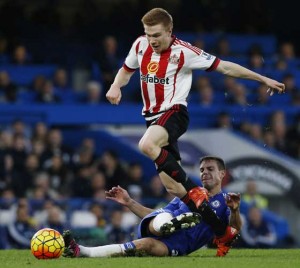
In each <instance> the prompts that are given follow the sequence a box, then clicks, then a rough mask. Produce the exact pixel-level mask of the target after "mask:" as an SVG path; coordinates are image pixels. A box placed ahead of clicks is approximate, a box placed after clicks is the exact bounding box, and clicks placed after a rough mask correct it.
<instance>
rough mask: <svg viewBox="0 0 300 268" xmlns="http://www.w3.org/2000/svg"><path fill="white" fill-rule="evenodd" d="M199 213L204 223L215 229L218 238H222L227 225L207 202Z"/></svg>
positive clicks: (199, 209) (202, 205) (200, 208)
mask: <svg viewBox="0 0 300 268" xmlns="http://www.w3.org/2000/svg"><path fill="white" fill-rule="evenodd" d="M197 212H198V213H199V214H200V215H201V217H202V219H203V221H205V222H206V223H207V224H208V225H209V226H210V227H211V228H212V229H213V231H214V233H215V235H216V236H221V235H223V234H224V233H225V231H226V227H227V225H225V224H224V223H223V222H222V221H221V220H220V218H219V217H218V216H217V215H216V213H215V212H214V211H213V210H212V208H211V207H210V206H209V204H208V202H207V201H204V202H203V203H202V204H201V206H200V207H199V208H198V211H197Z"/></svg>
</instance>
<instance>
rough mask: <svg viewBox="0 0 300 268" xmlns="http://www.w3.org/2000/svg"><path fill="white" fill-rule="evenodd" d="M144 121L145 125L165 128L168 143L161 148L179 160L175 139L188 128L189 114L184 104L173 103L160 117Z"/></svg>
mask: <svg viewBox="0 0 300 268" xmlns="http://www.w3.org/2000/svg"><path fill="white" fill-rule="evenodd" d="M152 116H153V115H152ZM146 123H147V127H149V126H151V125H159V126H162V127H164V128H165V129H166V130H167V132H168V134H169V140H168V142H169V145H167V146H165V147H163V148H164V149H166V150H167V151H169V152H170V153H172V154H173V156H174V157H175V158H176V160H181V157H180V153H179V149H178V143H177V141H178V139H179V137H180V136H181V135H183V134H184V133H185V132H186V131H187V129H188V125H189V114H188V111H187V108H186V106H184V105H181V104H175V105H174V106H172V107H171V108H170V109H169V110H167V111H165V112H164V113H162V114H161V116H160V117H158V118H156V119H153V120H150V121H146Z"/></svg>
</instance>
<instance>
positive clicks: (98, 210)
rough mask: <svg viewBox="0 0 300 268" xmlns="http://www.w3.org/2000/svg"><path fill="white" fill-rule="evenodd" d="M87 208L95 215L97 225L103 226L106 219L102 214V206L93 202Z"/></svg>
mask: <svg viewBox="0 0 300 268" xmlns="http://www.w3.org/2000/svg"><path fill="white" fill-rule="evenodd" d="M89 210H90V211H91V212H92V213H93V214H95V215H96V217H97V227H100V228H105V226H106V224H107V221H106V219H105V216H104V207H103V206H102V205H100V204H99V203H93V204H92V205H91V206H90V208H89Z"/></svg>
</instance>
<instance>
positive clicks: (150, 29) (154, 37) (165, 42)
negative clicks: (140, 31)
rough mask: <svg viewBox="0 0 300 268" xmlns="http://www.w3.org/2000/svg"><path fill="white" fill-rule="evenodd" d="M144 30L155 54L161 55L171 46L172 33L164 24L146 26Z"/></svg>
mask: <svg viewBox="0 0 300 268" xmlns="http://www.w3.org/2000/svg"><path fill="white" fill-rule="evenodd" d="M144 29H145V34H146V36H147V39H148V42H149V44H150V46H151V47H152V49H153V51H154V52H156V53H158V54H159V53H161V52H163V51H164V50H166V49H167V48H168V47H169V46H170V43H171V35H172V32H171V30H169V29H166V28H165V27H164V26H163V25H162V24H157V25H154V26H148V25H144Z"/></svg>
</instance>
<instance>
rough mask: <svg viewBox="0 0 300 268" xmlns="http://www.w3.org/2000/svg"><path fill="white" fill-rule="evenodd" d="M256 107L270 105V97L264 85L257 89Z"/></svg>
mask: <svg viewBox="0 0 300 268" xmlns="http://www.w3.org/2000/svg"><path fill="white" fill-rule="evenodd" d="M254 104H255V105H259V106H264V105H269V104H270V95H269V94H268V92H267V91H266V88H265V87H264V86H263V85H259V86H258V88H257V89H256V100H255V102H254Z"/></svg>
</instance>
